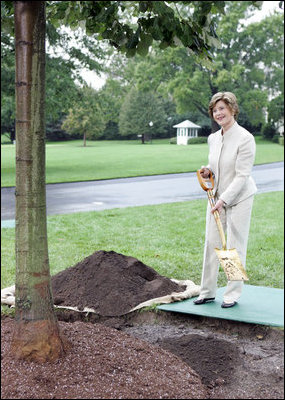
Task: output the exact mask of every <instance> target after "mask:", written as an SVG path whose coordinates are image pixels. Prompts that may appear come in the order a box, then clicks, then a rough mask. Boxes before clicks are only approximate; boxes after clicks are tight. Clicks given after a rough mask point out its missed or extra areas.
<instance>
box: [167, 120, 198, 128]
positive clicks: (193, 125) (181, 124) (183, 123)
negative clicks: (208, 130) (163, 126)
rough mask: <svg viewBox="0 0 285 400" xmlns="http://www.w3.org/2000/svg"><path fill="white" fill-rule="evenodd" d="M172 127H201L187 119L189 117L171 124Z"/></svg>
mask: <svg viewBox="0 0 285 400" xmlns="http://www.w3.org/2000/svg"><path fill="white" fill-rule="evenodd" d="M173 128H201V126H200V125H196V124H194V122H191V121H189V119H186V120H185V121H183V122H180V124H177V125H173Z"/></svg>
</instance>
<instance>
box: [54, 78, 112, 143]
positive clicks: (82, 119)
mask: <svg viewBox="0 0 285 400" xmlns="http://www.w3.org/2000/svg"><path fill="white" fill-rule="evenodd" d="M62 129H64V130H65V131H66V132H67V133H69V134H71V135H73V136H75V137H76V136H77V137H79V136H80V137H82V136H83V146H84V147H85V146H86V139H97V138H99V137H100V136H102V135H103V132H104V129H105V120H104V115H103V113H102V109H101V106H100V99H99V96H98V94H97V93H96V91H95V90H94V89H93V88H91V87H88V86H86V87H84V88H82V89H81V90H80V94H79V99H78V101H77V102H76V104H74V105H73V107H72V108H70V109H69V113H68V115H67V117H66V118H65V120H64V122H63V124H62Z"/></svg>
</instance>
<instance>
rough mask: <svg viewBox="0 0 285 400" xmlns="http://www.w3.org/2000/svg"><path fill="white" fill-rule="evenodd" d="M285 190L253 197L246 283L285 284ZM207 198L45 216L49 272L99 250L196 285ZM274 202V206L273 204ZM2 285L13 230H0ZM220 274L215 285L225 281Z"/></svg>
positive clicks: (7, 275) (9, 276)
mask: <svg viewBox="0 0 285 400" xmlns="http://www.w3.org/2000/svg"><path fill="white" fill-rule="evenodd" d="M283 204H284V192H272V193H263V194H258V195H256V196H255V200H254V206H253V213H252V222H251V230H250V236H249V243H248V257H247V272H248V275H249V279H250V281H249V283H250V284H251V285H256V286H268V287H276V288H283V252H284V234H283V232H284V223H283V214H284V209H283ZM206 205H207V200H206V199H205V200H193V201H190V202H181V203H171V204H162V205H155V206H144V207H129V208H123V209H112V210H105V211H99V212H98V211H97V212H96V211H95V212H84V213H76V214H65V215H53V216H49V217H48V242H49V259H50V269H51V275H55V274H56V273H58V272H60V271H62V270H64V269H66V268H68V267H70V266H72V265H75V264H76V263H78V262H79V261H82V260H83V259H84V258H85V257H87V256H89V255H91V254H93V252H95V251H98V250H106V251H111V250H113V251H116V252H118V253H122V254H125V255H130V256H133V257H135V258H138V259H139V260H141V261H143V262H144V263H145V264H147V265H149V266H150V267H152V268H154V269H155V270H156V271H157V272H158V273H160V274H161V275H164V276H167V277H169V278H175V279H182V280H183V279H190V280H192V281H194V282H195V283H196V284H200V279H201V272H202V271H201V269H202V258H203V246H204V235H205V212H206ZM273 205H274V206H273ZM1 231H2V232H1V233H2V235H1V238H2V239H1V242H2V251H1V264H2V269H1V287H2V288H4V287H8V286H11V285H13V284H14V282H15V251H14V240H15V238H14V236H15V235H14V229H13V228H5V229H2V230H1ZM225 284H226V279H225V276H224V273H223V272H221V273H220V274H219V279H218V285H219V286H224V285H225Z"/></svg>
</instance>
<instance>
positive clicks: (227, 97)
mask: <svg viewBox="0 0 285 400" xmlns="http://www.w3.org/2000/svg"><path fill="white" fill-rule="evenodd" d="M220 100H222V101H223V102H225V103H226V105H227V106H228V107H229V109H230V110H231V112H232V113H233V115H234V119H235V120H236V119H237V116H238V114H239V108H238V104H237V98H236V96H235V95H234V94H233V93H231V92H219V93H216V94H214V96H213V97H212V98H211V101H210V103H209V110H208V111H209V115H210V117H211V118H212V119H213V109H214V107H215V105H216V103H217V102H218V101H220Z"/></svg>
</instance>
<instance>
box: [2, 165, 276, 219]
mask: <svg viewBox="0 0 285 400" xmlns="http://www.w3.org/2000/svg"><path fill="white" fill-rule="evenodd" d="M252 175H253V178H254V180H255V182H256V184H257V188H258V193H263V192H271V191H281V190H284V162H278V163H272V164H263V165H257V166H254V168H253V174H252ZM46 189H47V213H48V214H49V215H50V214H68V213H74V212H78V211H92V210H95V211H99V210H104V209H110V208H122V207H131V206H143V205H150V204H161V203H173V202H180V201H189V200H193V199H199V198H206V194H205V192H204V191H203V190H202V189H201V187H200V185H199V183H198V181H197V177H196V173H195V172H190V173H182V174H170V175H156V176H146V177H138V178H123V179H112V180H102V181H89V182H76V183H59V184H49V185H47V186H46ZM14 192H15V188H2V189H1V220H12V219H14V218H15V196H14Z"/></svg>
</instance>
